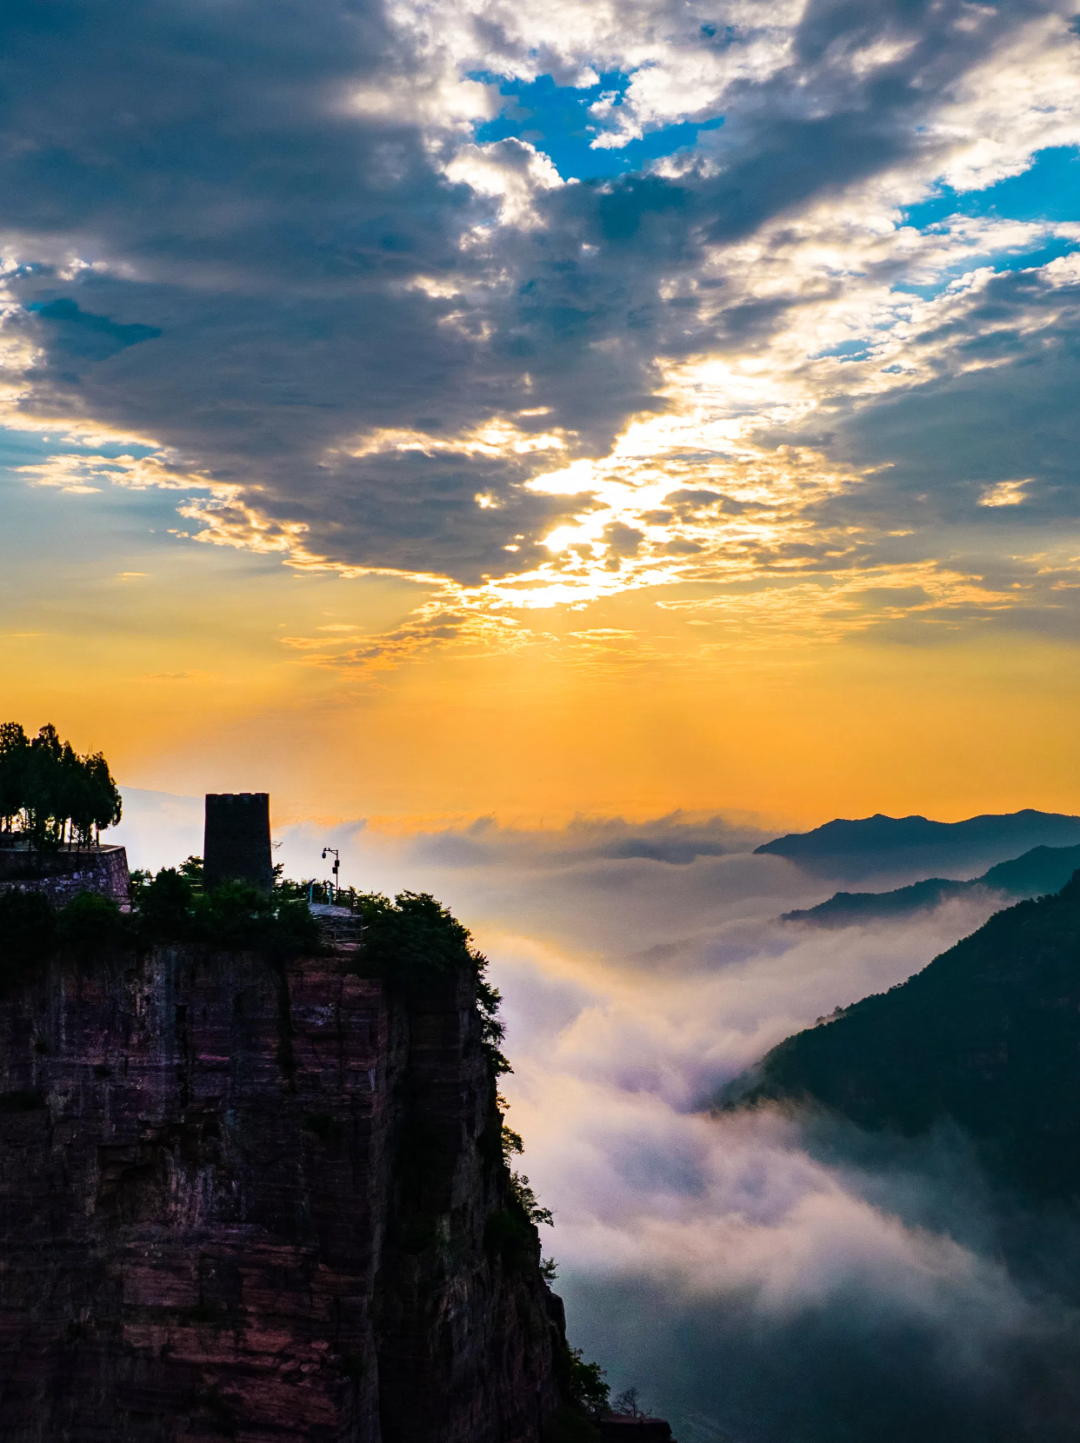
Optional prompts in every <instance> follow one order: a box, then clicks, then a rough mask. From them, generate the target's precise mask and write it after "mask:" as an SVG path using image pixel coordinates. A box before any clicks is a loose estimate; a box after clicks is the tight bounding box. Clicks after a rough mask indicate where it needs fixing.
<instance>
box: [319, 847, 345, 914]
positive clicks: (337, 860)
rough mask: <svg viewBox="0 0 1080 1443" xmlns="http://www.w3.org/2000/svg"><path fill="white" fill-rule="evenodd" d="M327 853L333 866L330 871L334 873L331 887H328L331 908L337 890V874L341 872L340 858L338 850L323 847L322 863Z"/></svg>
mask: <svg viewBox="0 0 1080 1443" xmlns="http://www.w3.org/2000/svg"><path fill="white" fill-rule="evenodd" d="M328 853H329V855H330V856H332V857H333V859H334V865H333V867H332V869H331V870H332V871H333V873H334V880H333V882H332V884H331V887H330V905H331V907H332V906H333V905H334V893H335V892H336V891H337V890H338V874H339V873H340V871H341V857H340V856H339V854H338V849H337V847H324V848H323V849H322V854H323V861H324V862H325V861H326V858H327V854H328Z"/></svg>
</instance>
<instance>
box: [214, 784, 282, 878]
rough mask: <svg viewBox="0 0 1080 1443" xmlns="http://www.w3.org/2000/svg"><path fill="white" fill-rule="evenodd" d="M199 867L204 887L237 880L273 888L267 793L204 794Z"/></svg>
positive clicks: (268, 797)
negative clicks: (204, 828)
mask: <svg viewBox="0 0 1080 1443" xmlns="http://www.w3.org/2000/svg"><path fill="white" fill-rule="evenodd" d="M203 868H204V876H205V883H206V886H207V887H217V886H219V885H220V884H221V883H222V882H227V881H239V882H250V883H251V884H252V886H255V887H258V888H259V890H260V891H262V892H270V891H271V890H272V889H273V886H274V864H273V862H272V860H271V857H270V795H269V793H268V792H208V793H207V795H206V832H205V835H204V840H203Z"/></svg>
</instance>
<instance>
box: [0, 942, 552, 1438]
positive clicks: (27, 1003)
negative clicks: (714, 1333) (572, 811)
mask: <svg viewBox="0 0 1080 1443" xmlns="http://www.w3.org/2000/svg"><path fill="white" fill-rule="evenodd" d="M474 986H475V984H474V983H473V982H472V981H470V980H469V979H468V978H466V977H453V978H449V977H448V978H445V979H442V980H440V981H438V982H437V983H435V984H432V985H429V986H428V987H427V988H426V989H424V990H423V991H422V992H421V993H420V994H417V995H415V996H413V997H412V999H411V1000H410V1002H409V1003H408V1005H406V1004H405V1003H404V1002H402V1001H400V1000H394V998H393V997H392V996H390V995H388V993H387V991H386V989H385V988H384V986H383V985H382V984H381V983H379V982H377V981H370V980H366V979H364V978H362V977H360V976H357V975H355V969H354V956H353V952H352V951H351V950H350V949H349V948H347V947H338V948H337V949H336V950H335V952H334V953H333V954H332V955H330V956H326V957H317V958H309V959H300V960H297V961H295V962H290V963H287V964H278V965H274V964H272V963H271V962H269V961H268V960H267V959H265V958H263V957H260V956H258V955H253V954H243V953H241V954H235V953H234V954H209V955H208V954H207V953H205V952H204V951H201V950H200V949H195V948H188V949H185V948H159V949H156V950H154V951H153V952H150V953H148V954H146V955H144V956H142V957H137V956H135V955H134V954H123V955H115V956H112V957H111V958H105V959H98V960H96V961H94V962H93V963H92V964H91V963H79V962H77V961H71V960H68V961H63V960H56V961H54V962H53V963H51V964H50V965H49V967H48V968H47V969H45V970H44V971H43V972H42V974H41V975H40V977H39V978H38V979H37V980H36V981H34V982H33V983H31V984H27V985H25V986H23V987H22V988H20V989H18V990H17V991H15V992H13V993H12V992H9V993H8V994H7V995H5V996H4V997H3V998H0V1148H2V1158H0V1161H2V1165H0V1436H2V1437H3V1438H4V1439H5V1440H7V1443H53V1440H61V1439H63V1440H69V1443H90V1440H94V1443H120V1440H125V1443H126V1440H133V1443H134V1440H138V1443H159V1440H162V1443H163V1440H173V1439H184V1440H197V1439H205V1440H211V1439H215V1440H218V1439H221V1438H234V1439H238V1440H243V1443H271V1440H274V1443H280V1440H284V1439H297V1440H300V1439H303V1440H312V1443H314V1440H320V1443H321V1440H327V1443H331V1440H333V1443H338V1440H350V1443H353V1440H355V1443H436V1440H438V1443H537V1440H539V1438H540V1436H541V1433H542V1431H543V1429H544V1426H545V1424H546V1422H547V1420H549V1419H550V1417H551V1416H552V1414H553V1412H554V1410H555V1409H556V1407H557V1405H558V1402H559V1398H558V1389H557V1385H556V1381H555V1372H556V1363H557V1359H558V1356H559V1354H560V1353H561V1351H562V1349H563V1348H564V1344H563V1330H562V1313H561V1305H560V1304H559V1302H558V1300H557V1299H556V1298H555V1297H553V1295H552V1294H551V1293H550V1291H549V1290H548V1288H547V1286H546V1284H545V1283H544V1281H543V1279H542V1278H541V1276H540V1273H539V1268H538V1263H539V1247H538V1244H537V1241H536V1234H535V1230H534V1229H532V1228H531V1227H530V1226H529V1225H528V1224H527V1223H526V1222H525V1220H524V1216H523V1214H522V1213H521V1211H520V1208H517V1209H516V1204H515V1202H514V1199H513V1197H512V1194H511V1191H510V1189H509V1184H508V1180H507V1175H506V1172H505V1169H504V1167H503V1165H502V1162H501V1154H500V1150H499V1123H500V1119H499V1116H498V1113H497V1111H496V1109H495V1101H494V1085H493V1081H492V1079H491V1077H490V1074H489V1070H488V1066H487V1063H486V1059H485V1056H484V1054H483V1050H482V1047H481V1039H480V1022H479V1018H478V1015H477V1012H476V1009H475V1006H474V995H473V989H474ZM515 1209H516V1210H515Z"/></svg>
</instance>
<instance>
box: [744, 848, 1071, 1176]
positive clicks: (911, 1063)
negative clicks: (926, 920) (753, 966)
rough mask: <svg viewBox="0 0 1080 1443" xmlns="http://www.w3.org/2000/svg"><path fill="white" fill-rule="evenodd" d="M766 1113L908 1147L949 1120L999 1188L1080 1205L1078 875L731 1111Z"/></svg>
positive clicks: (777, 1067) (796, 1052)
mask: <svg viewBox="0 0 1080 1443" xmlns="http://www.w3.org/2000/svg"><path fill="white" fill-rule="evenodd" d="M765 1100H792V1101H803V1102H806V1101H809V1102H813V1103H817V1104H820V1105H823V1106H824V1107H825V1108H827V1109H832V1110H834V1111H836V1112H838V1113H840V1114H842V1115H843V1116H845V1117H847V1118H849V1119H850V1120H851V1121H852V1122H854V1123H856V1124H858V1125H859V1126H861V1127H863V1128H868V1129H872V1130H892V1131H894V1132H897V1133H899V1134H902V1135H905V1136H909V1137H910V1136H914V1135H916V1134H919V1133H922V1132H925V1131H927V1130H928V1129H929V1128H931V1127H932V1126H933V1125H934V1124H935V1123H936V1122H939V1121H945V1120H947V1119H951V1120H953V1121H954V1122H956V1123H957V1124H959V1125H960V1126H961V1127H962V1128H963V1129H965V1131H966V1132H967V1133H969V1134H970V1136H971V1137H972V1138H973V1139H974V1141H975V1143H976V1146H977V1148H978V1150H979V1153H980V1155H981V1158H982V1161H983V1163H984V1165H985V1166H986V1168H987V1170H988V1171H989V1173H990V1174H991V1175H992V1176H994V1177H995V1178H996V1179H997V1180H998V1181H1000V1182H1004V1183H1006V1184H1007V1185H1009V1186H1014V1187H1017V1188H1020V1189H1022V1190H1025V1191H1028V1192H1031V1193H1034V1194H1038V1195H1041V1196H1043V1197H1046V1198H1060V1199H1075V1198H1077V1197H1080V875H1077V876H1074V877H1073V879H1072V880H1071V881H1070V882H1069V883H1068V884H1067V885H1066V886H1065V888H1064V889H1063V890H1062V891H1061V892H1060V893H1058V894H1057V895H1055V896H1049V897H1042V898H1040V899H1039V900H1037V901H1025V902H1020V903H1018V904H1017V905H1016V906H1014V907H1010V908H1008V909H1007V910H1006V911H1003V912H998V913H997V914H996V915H995V916H993V917H991V918H990V920H989V921H988V922H987V923H986V925H985V926H983V927H980V928H979V930H978V931H977V932H975V933H973V934H972V935H971V936H970V937H967V938H965V939H964V940H963V941H962V942H958V943H957V944H956V946H955V947H951V948H950V949H949V950H948V951H947V952H944V953H942V955H941V956H940V957H937V958H935V959H934V961H933V962H931V963H930V965H929V966H928V967H926V968H925V969H924V970H923V971H922V972H919V973H917V974H916V975H915V976H914V977H911V978H909V979H908V981H907V982H904V983H902V984H901V985H899V986H897V987H894V988H892V989H891V990H890V991H888V992H885V993H879V994H877V995H875V996H872V997H867V998H864V999H863V1001H861V1002H857V1003H855V1005H854V1006H852V1007H848V1008H847V1009H845V1010H844V1011H843V1012H841V1013H838V1014H837V1015H836V1016H835V1017H834V1018H832V1019H830V1020H829V1021H827V1022H824V1023H821V1024H819V1025H818V1026H816V1027H813V1028H810V1029H809V1030H808V1031H805V1032H800V1033H798V1034H796V1035H795V1036H794V1037H789V1038H788V1039H787V1040H786V1041H785V1042H782V1043H781V1044H780V1045H779V1046H778V1047H775V1048H774V1049H773V1050H772V1051H771V1052H770V1053H768V1054H767V1056H766V1057H765V1058H764V1059H763V1061H762V1062H761V1063H760V1064H759V1065H758V1067H757V1068H755V1069H753V1071H752V1072H751V1073H749V1074H746V1075H744V1076H743V1077H742V1078H740V1079H737V1080H736V1082H735V1083H733V1084H731V1085H730V1086H729V1087H728V1088H727V1089H725V1092H724V1094H723V1095H722V1097H721V1099H720V1105H721V1106H722V1107H724V1108H730V1107H733V1106H745V1105H747V1104H751V1103H754V1102H760V1101H765Z"/></svg>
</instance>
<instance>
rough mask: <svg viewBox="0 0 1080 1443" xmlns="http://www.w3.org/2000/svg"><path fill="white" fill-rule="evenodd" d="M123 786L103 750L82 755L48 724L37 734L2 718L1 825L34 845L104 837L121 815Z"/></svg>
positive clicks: (80, 841) (0, 767)
mask: <svg viewBox="0 0 1080 1443" xmlns="http://www.w3.org/2000/svg"><path fill="white" fill-rule="evenodd" d="M120 815H121V800H120V791H119V788H118V787H117V785H116V782H115V780H114V779H113V775H112V773H111V772H110V770H109V764H108V762H107V761H106V760H105V758H104V756H103V755H102V754H101V753H100V752H91V753H88V754H87V755H86V756H80V755H79V754H78V752H76V751H75V749H74V748H73V747H72V745H71V743H70V742H63V741H61V740H60V737H59V735H58V733H57V730H56V728H55V727H54V726H52V725H51V724H46V725H45V726H43V727H42V728H41V729H40V731H39V732H38V734H37V736H36V737H34V738H33V739H30V738H29V737H27V735H26V733H25V732H24V731H23V729H22V727H21V726H20V725H19V723H18V722H3V723H0V824H2V828H3V830H4V831H5V832H12V831H14V830H16V823H17V824H18V827H17V830H19V831H20V832H22V833H23V834H25V836H26V837H27V838H28V839H29V841H30V845H31V846H32V847H35V848H44V847H50V846H59V845H61V844H62V843H63V842H76V843H78V844H80V845H83V846H86V845H88V844H89V843H90V842H91V841H93V840H94V839H95V838H96V839H98V840H100V836H101V832H102V830H103V829H104V828H106V827H113V826H115V825H116V823H117V822H118V821H119V820H120Z"/></svg>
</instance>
